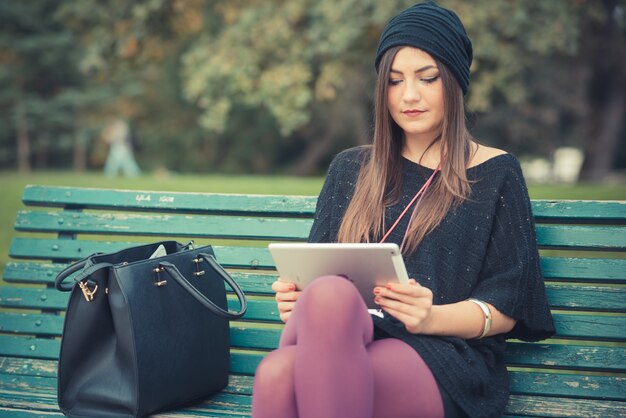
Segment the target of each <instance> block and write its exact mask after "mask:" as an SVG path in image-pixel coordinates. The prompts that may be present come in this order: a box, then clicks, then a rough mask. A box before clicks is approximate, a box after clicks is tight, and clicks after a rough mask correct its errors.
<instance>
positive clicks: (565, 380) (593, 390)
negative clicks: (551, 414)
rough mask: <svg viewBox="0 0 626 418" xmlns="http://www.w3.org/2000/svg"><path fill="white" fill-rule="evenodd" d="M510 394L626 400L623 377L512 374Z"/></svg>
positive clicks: (533, 373)
mask: <svg viewBox="0 0 626 418" xmlns="http://www.w3.org/2000/svg"><path fill="white" fill-rule="evenodd" d="M510 376H511V393H513V394H518V395H519V394H524V395H536V396H541V395H544V396H549V395H553V396H566V397H574V398H585V399H610V400H621V401H624V400H626V377H621V376H619V377H616V376H595V375H591V376H585V375H580V374H560V373H535V372H530V373H529V372H522V371H511V373H510Z"/></svg>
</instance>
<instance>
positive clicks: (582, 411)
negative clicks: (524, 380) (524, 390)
mask: <svg viewBox="0 0 626 418" xmlns="http://www.w3.org/2000/svg"><path fill="white" fill-rule="evenodd" d="M625 409H626V405H624V403H623V402H618V401H606V400H602V401H598V400H589V399H571V398H555V397H547V396H519V395H511V397H510V398H509V403H508V405H507V408H506V412H507V414H518V415H520V416H533V417H534V416H541V417H555V418H557V417H558V418H561V417H585V418H611V417H616V418H617V417H623V416H624V412H625Z"/></svg>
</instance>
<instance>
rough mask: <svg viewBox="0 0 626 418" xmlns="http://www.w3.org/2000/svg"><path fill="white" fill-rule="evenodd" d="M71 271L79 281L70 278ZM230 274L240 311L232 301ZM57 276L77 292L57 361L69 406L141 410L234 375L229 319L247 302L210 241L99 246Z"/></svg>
mask: <svg viewBox="0 0 626 418" xmlns="http://www.w3.org/2000/svg"><path fill="white" fill-rule="evenodd" d="M161 246H162V247H161ZM165 253H166V254H165ZM162 254H165V255H162ZM159 255H161V256H159ZM151 257H156V258H151ZM74 274H75V275H74ZM72 275H74V276H73V279H74V283H72V284H67V283H64V281H65V279H66V278H68V277H70V276H72ZM224 282H226V283H228V285H229V286H230V287H231V288H232V289H233V291H234V292H235V294H236V295H237V298H238V299H239V304H240V306H241V309H240V310H239V312H229V311H228V307H227V302H226V289H225V286H224ZM55 285H56V288H57V289H59V290H62V291H71V292H72V293H71V295H70V298H69V303H68V307H67V313H66V316H65V326H64V329H63V337H62V341H61V353H60V356H59V370H58V402H59V407H60V409H61V411H63V413H64V414H65V415H67V416H70V417H84V418H86V417H89V418H99V417H107V418H114V417H115V418H117V417H119V418H121V417H142V416H146V415H148V414H151V413H154V412H156V411H162V410H167V409H171V408H175V407H181V406H184V405H188V404H191V403H193V402H196V401H200V400H202V399H203V398H206V397H207V396H208V395H211V394H213V393H215V392H217V391H219V390H221V389H222V388H224V387H225V386H226V384H227V383H228V371H229V366H230V352H229V349H230V341H229V330H230V328H229V320H232V319H237V318H240V317H242V316H243V314H244V313H245V311H246V306H247V305H246V299H245V296H244V294H243V292H242V291H241V289H240V288H239V286H238V285H237V283H236V282H235V281H234V280H233V279H232V278H231V277H230V276H229V275H228V274H227V273H226V272H225V271H224V269H223V268H222V267H221V266H220V265H219V264H218V263H217V261H216V260H215V256H214V253H213V250H212V248H211V247H210V246H204V247H199V248H193V245H192V243H190V244H187V245H182V244H180V243H178V242H176V241H163V242H157V243H154V244H148V245H141V246H136V247H132V248H127V249H124V250H121V251H119V252H116V253H113V254H94V255H92V256H90V257H87V258H86V259H83V260H81V261H78V262H76V263H74V264H72V265H70V266H69V267H67V268H66V269H65V270H64V271H62V272H61V273H59V275H58V276H57V278H56V280H55Z"/></svg>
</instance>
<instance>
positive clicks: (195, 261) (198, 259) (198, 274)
mask: <svg viewBox="0 0 626 418" xmlns="http://www.w3.org/2000/svg"><path fill="white" fill-rule="evenodd" d="M191 261H192V262H194V263H195V264H196V271H195V272H194V273H193V275H194V276H196V277H200V276H202V275H204V270H200V266H199V264H200V263H202V262H203V261H204V260H203V259H202V258H201V257H196V258H194V259H192V260H191Z"/></svg>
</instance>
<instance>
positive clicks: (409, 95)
mask: <svg viewBox="0 0 626 418" xmlns="http://www.w3.org/2000/svg"><path fill="white" fill-rule="evenodd" d="M420 98H421V95H420V92H419V87H418V86H417V85H416V83H407V85H406V88H405V89H404V95H403V96H402V99H403V100H404V101H405V102H406V103H412V102H417V101H419V100H420Z"/></svg>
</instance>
